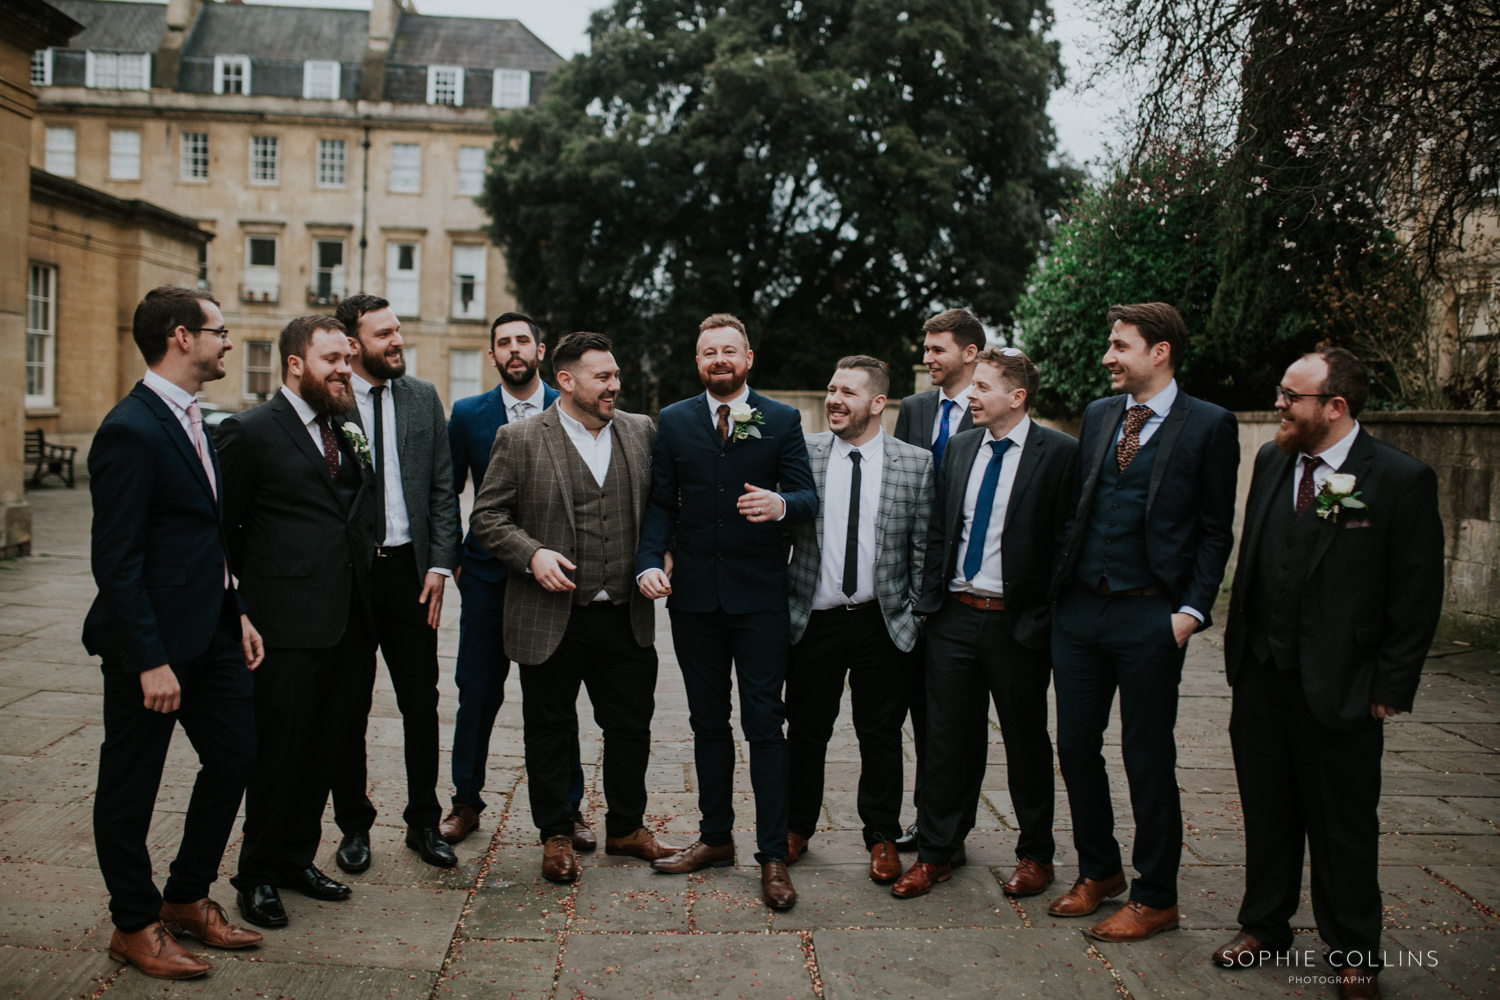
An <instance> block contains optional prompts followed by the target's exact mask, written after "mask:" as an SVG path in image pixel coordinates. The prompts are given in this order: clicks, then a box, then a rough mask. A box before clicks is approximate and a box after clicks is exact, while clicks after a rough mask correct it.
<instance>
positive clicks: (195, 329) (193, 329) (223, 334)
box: [183, 326, 229, 340]
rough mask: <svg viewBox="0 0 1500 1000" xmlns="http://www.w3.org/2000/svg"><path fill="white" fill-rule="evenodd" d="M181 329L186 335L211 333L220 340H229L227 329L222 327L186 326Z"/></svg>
mask: <svg viewBox="0 0 1500 1000" xmlns="http://www.w3.org/2000/svg"><path fill="white" fill-rule="evenodd" d="M183 329H185V330H187V332H188V333H211V334H213V335H214V336H215V337H218V338H219V339H220V340H228V339H229V328H228V327H224V326H188V327H183Z"/></svg>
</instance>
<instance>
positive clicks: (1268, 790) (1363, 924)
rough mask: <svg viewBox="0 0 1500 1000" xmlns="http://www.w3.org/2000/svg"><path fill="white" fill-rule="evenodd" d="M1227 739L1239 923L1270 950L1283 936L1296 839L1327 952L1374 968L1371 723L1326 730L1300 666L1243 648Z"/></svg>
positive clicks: (1374, 744) (1379, 748)
mask: <svg viewBox="0 0 1500 1000" xmlns="http://www.w3.org/2000/svg"><path fill="white" fill-rule="evenodd" d="M1229 741H1230V745H1231V746H1232V747H1233V748H1234V770H1235V775H1236V776H1237V777H1238V779H1239V786H1240V804H1241V807H1242V809H1243V810H1244V815H1245V901H1244V905H1242V906H1241V907H1240V914H1239V921H1240V925H1241V926H1242V927H1243V928H1244V929H1245V932H1246V933H1248V934H1250V935H1251V936H1252V937H1254V938H1256V939H1258V940H1259V941H1260V942H1261V943H1263V944H1264V945H1265V946H1266V947H1267V948H1270V949H1272V950H1281V949H1284V948H1287V947H1289V946H1290V945H1291V943H1292V928H1291V917H1292V914H1294V913H1296V912H1297V903H1298V900H1299V898H1300V897H1301V894H1302V863H1303V861H1302V859H1303V856H1304V855H1303V841H1304V839H1305V840H1306V843H1307V847H1308V849H1309V851H1310V852H1311V854H1312V907H1313V917H1314V918H1315V919H1316V920H1317V922H1318V934H1319V936H1320V937H1322V939H1323V941H1324V943H1326V944H1327V945H1328V949H1329V961H1330V962H1331V963H1332V964H1334V965H1336V966H1339V967H1343V966H1363V967H1365V968H1370V967H1372V966H1373V967H1376V968H1378V967H1379V963H1378V959H1379V955H1380V928H1381V897H1380V881H1379V869H1378V866H1379V863H1380V857H1379V854H1380V843H1379V840H1380V819H1379V815H1378V813H1379V806H1380V756H1381V753H1382V752H1383V751H1384V749H1385V732H1384V730H1383V728H1382V725H1381V723H1380V721H1379V720H1378V719H1375V718H1373V717H1371V716H1365V717H1364V718H1362V719H1360V721H1359V722H1357V723H1356V724H1355V725H1354V728H1353V729H1351V730H1349V731H1347V732H1338V731H1335V730H1332V729H1329V728H1328V727H1327V726H1325V725H1323V724H1322V723H1320V722H1319V721H1318V720H1317V719H1315V718H1314V717H1313V714H1312V712H1311V710H1310V709H1309V708H1308V707H1307V697H1306V695H1305V694H1304V693H1303V690H1302V672H1301V671H1300V670H1277V669H1276V668H1275V666H1274V665H1272V664H1270V663H1265V662H1261V661H1260V660H1259V659H1258V658H1257V657H1255V656H1254V655H1247V656H1246V657H1245V661H1244V664H1243V666H1242V667H1241V668H1240V673H1239V676H1237V677H1236V678H1235V683H1234V707H1233V709H1232V710H1231V714H1230V717H1229Z"/></svg>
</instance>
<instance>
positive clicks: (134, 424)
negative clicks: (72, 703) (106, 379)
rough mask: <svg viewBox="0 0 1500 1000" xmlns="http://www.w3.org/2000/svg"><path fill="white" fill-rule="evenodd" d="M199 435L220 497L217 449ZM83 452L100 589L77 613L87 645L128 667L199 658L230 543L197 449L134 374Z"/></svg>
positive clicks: (214, 618)
mask: <svg viewBox="0 0 1500 1000" xmlns="http://www.w3.org/2000/svg"><path fill="white" fill-rule="evenodd" d="M205 437H207V439H208V454H209V457H210V459H211V460H212V462H213V466H214V477H215V478H216V480H217V481H218V482H219V484H220V486H219V497H220V498H222V497H223V495H224V493H223V483H224V476H223V473H222V472H221V471H220V467H219V458H218V452H217V451H216V450H215V448H214V442H213V437H212V436H211V435H205ZM88 461H89V492H90V493H91V494H92V495H93V501H94V523H93V531H92V547H91V555H90V560H91V562H92V567H93V571H94V582H95V583H97V584H98V585H99V596H98V597H96V598H94V603H93V606H92V607H90V608H89V612H88V615H87V616H86V617H85V618H84V621H83V645H84V648H85V649H87V650H88V651H89V653H90V654H92V655H94V656H101V657H103V658H104V661H105V662H106V663H107V664H109V665H110V666H118V667H119V668H120V669H123V670H126V671H128V672H131V673H139V672H140V671H142V670H152V669H154V668H156V667H159V666H161V665H162V664H163V663H177V664H182V663H187V662H188V661H191V660H195V659H197V658H198V657H199V656H202V655H203V654H204V653H205V652H206V651H207V650H208V646H209V643H210V642H211V641H212V640H213V636H214V628H215V626H216V625H217V624H218V621H219V615H220V614H221V612H222V611H223V607H224V598H223V594H224V559H225V553H226V552H227V551H228V548H229V546H228V543H227V541H226V539H225V537H224V529H223V526H222V523H221V520H220V515H221V512H222V504H221V502H220V500H216V499H215V498H214V494H213V490H212V488H211V487H210V486H209V482H208V477H207V476H206V475H204V473H203V462H202V461H201V460H200V459H199V458H198V452H197V449H195V448H194V447H193V444H192V442H191V441H190V440H189V439H188V436H187V434H186V433H184V432H183V429H182V425H181V424H180V423H178V422H177V415H176V414H175V413H173V412H172V408H171V407H170V406H168V405H167V404H166V403H164V402H162V399H161V397H160V396H158V395H157V394H156V393H155V392H152V391H151V390H150V389H148V388H146V386H145V384H144V383H143V382H137V383H136V384H135V388H133V389H131V390H130V393H129V394H128V395H127V396H126V397H125V398H124V399H122V400H120V401H119V402H118V403H116V404H115V407H114V409H112V410H110V411H109V415H108V416H106V417H105V418H104V422H103V423H101V424H100V425H99V429H98V430H97V431H96V432H95V433H94V443H93V445H92V446H91V447H90V448H89V460H88ZM244 610H245V606H244V604H243V602H241V604H240V611H241V612H242V613H243V612H244Z"/></svg>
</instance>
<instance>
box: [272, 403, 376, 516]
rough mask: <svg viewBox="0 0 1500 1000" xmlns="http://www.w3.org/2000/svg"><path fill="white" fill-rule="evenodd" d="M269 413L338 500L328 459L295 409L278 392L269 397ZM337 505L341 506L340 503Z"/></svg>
mask: <svg viewBox="0 0 1500 1000" xmlns="http://www.w3.org/2000/svg"><path fill="white" fill-rule="evenodd" d="M357 412H358V411H357V410H356V413H357ZM271 413H272V414H273V415H274V416H275V417H276V422H277V423H279V424H280V425H281V429H282V430H284V431H285V432H286V434H287V436H288V437H289V438H291V439H292V444H293V445H295V446H296V448H297V450H298V451H300V452H302V454H303V455H304V456H305V457H306V458H307V460H308V461H309V462H311V463H312V464H313V468H314V469H315V470H316V471H317V473H318V479H319V480H321V481H322V483H323V485H324V486H326V487H328V492H329V493H331V494H333V499H334V500H335V501H338V498H339V491H338V489H337V488H336V487H335V486H334V484H333V480H332V479H331V478H329V476H328V461H327V460H326V459H325V458H324V457H323V453H322V452H320V451H319V450H318V448H317V446H316V445H314V444H313V443H312V438H311V437H310V436H308V433H307V427H306V426H305V425H304V424H303V423H302V418H301V417H299V416H297V411H296V410H295V409H293V408H292V404H291V403H290V402H289V401H288V400H287V398H286V397H285V396H284V395H282V394H281V393H280V392H277V393H276V395H274V396H272V397H271ZM341 450H342V449H341ZM361 478H363V477H361ZM339 505H340V506H343V504H342V503H340V504H339Z"/></svg>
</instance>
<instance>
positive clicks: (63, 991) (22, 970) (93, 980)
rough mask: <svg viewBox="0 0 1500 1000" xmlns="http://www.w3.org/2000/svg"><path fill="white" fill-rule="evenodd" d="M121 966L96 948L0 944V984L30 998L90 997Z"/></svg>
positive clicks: (67, 999)
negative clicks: (86, 949) (57, 949)
mask: <svg viewBox="0 0 1500 1000" xmlns="http://www.w3.org/2000/svg"><path fill="white" fill-rule="evenodd" d="M119 969H120V963H118V962H113V961H111V960H110V958H109V956H108V955H104V954H101V953H100V952H97V951H42V950H40V949H36V948H0V988H3V989H4V990H5V992H6V993H7V994H11V995H13V996H18V997H24V998H27V1000H29V998H31V997H37V998H42V997H46V998H48V1000H51V998H56V1000H89V998H91V997H93V996H95V995H96V994H97V993H98V991H99V990H100V989H102V988H103V987H104V985H105V983H107V982H108V981H109V979H110V977H111V976H113V975H115V973H116V972H118V971H119Z"/></svg>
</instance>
